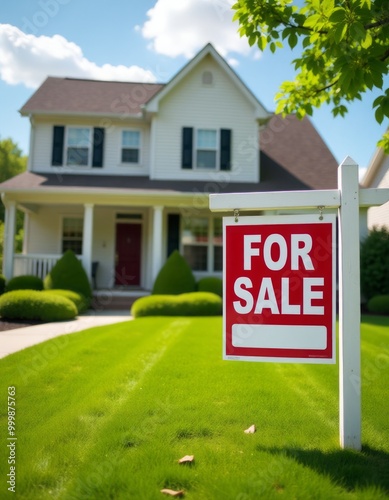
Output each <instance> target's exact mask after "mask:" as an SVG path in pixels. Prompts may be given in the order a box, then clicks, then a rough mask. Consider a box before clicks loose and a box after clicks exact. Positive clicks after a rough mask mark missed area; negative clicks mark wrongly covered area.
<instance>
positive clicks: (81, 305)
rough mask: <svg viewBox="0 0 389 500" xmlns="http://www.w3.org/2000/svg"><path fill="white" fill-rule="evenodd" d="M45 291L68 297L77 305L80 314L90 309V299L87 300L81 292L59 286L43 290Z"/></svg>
mask: <svg viewBox="0 0 389 500" xmlns="http://www.w3.org/2000/svg"><path fill="white" fill-rule="evenodd" d="M43 293H53V294H54V295H58V296H61V297H66V298H67V299H69V300H71V301H72V302H73V304H74V305H75V306H76V307H77V311H78V314H81V313H83V312H85V311H86V310H87V309H88V305H89V300H87V299H86V298H85V297H84V296H83V295H82V294H81V293H77V292H73V291H72V290H61V289H57V288H53V289H52V290H43Z"/></svg>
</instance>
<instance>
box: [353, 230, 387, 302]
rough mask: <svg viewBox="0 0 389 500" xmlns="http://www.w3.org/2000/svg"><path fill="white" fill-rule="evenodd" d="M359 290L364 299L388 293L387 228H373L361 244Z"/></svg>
mask: <svg viewBox="0 0 389 500" xmlns="http://www.w3.org/2000/svg"><path fill="white" fill-rule="evenodd" d="M360 259H361V291H362V294H363V295H364V298H365V299H366V301H369V300H370V299H371V298H372V297H375V296H376V295H388V294H389V230H388V229H386V228H385V227H382V228H380V229H378V228H376V227H375V228H373V229H372V230H371V231H370V233H369V235H368V236H367V238H366V239H365V240H364V241H363V242H362V244H361V257H360Z"/></svg>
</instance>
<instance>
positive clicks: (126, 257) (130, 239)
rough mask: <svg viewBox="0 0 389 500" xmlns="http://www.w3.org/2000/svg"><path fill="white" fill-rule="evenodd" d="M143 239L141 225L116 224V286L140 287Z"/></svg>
mask: <svg viewBox="0 0 389 500" xmlns="http://www.w3.org/2000/svg"><path fill="white" fill-rule="evenodd" d="M141 237H142V225H141V224H131V223H125V222H123V223H118V224H116V262H115V285H122V286H139V285H140V262H141V239H142V238H141Z"/></svg>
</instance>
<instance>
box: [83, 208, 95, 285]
mask: <svg viewBox="0 0 389 500" xmlns="http://www.w3.org/2000/svg"><path fill="white" fill-rule="evenodd" d="M93 207H94V205H93V204H92V203H86V204H85V205H84V231H83V237H82V265H83V266H84V269H85V272H86V274H87V276H88V278H89V281H90V282H91V281H92V249H93Z"/></svg>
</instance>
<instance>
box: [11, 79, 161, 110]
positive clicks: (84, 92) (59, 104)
mask: <svg viewBox="0 0 389 500" xmlns="http://www.w3.org/2000/svg"><path fill="white" fill-rule="evenodd" d="M163 87H164V84H158V83H133V82H109V81H100V80H80V79H77V78H55V77H51V76H50V77H48V78H47V79H46V80H45V81H44V82H43V83H42V85H41V86H40V87H39V88H38V89H37V90H36V92H35V93H34V94H33V95H32V96H31V97H30V99H29V100H28V101H27V102H26V104H25V105H24V106H23V107H22V108H21V110H20V113H21V114H22V115H29V114H34V113H37V114H54V113H59V114H77V115H80V114H83V115H91V114H96V115H103V116H106V115H115V116H118V115H119V116H128V115H139V114H140V113H141V112H142V106H143V105H144V104H145V103H146V102H147V101H148V100H149V99H151V97H153V96H154V95H155V94H156V93H157V92H158V91H159V90H160V89H161V88H163Z"/></svg>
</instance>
